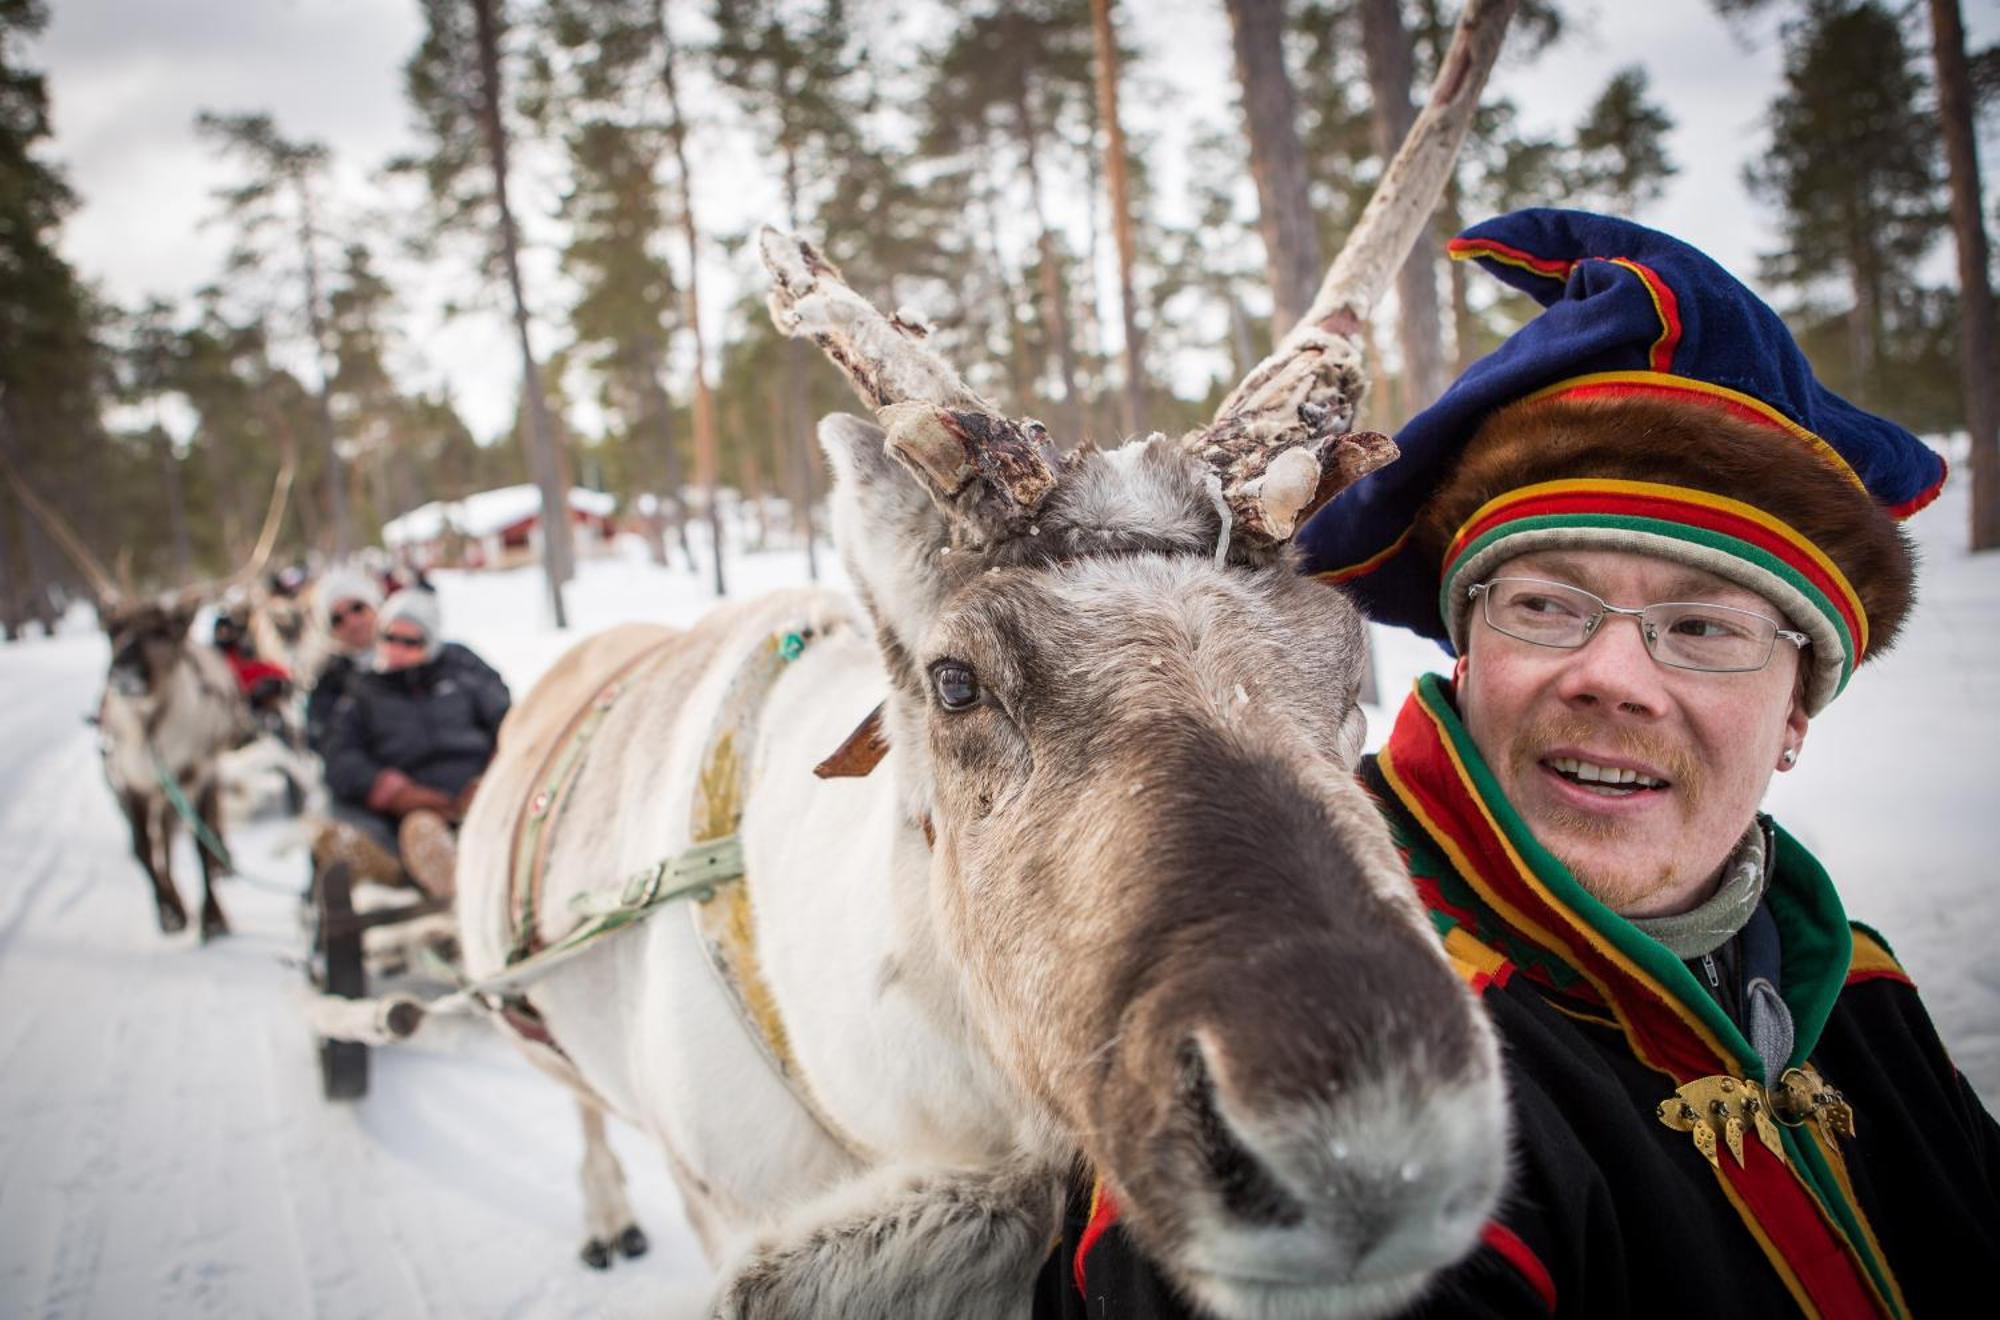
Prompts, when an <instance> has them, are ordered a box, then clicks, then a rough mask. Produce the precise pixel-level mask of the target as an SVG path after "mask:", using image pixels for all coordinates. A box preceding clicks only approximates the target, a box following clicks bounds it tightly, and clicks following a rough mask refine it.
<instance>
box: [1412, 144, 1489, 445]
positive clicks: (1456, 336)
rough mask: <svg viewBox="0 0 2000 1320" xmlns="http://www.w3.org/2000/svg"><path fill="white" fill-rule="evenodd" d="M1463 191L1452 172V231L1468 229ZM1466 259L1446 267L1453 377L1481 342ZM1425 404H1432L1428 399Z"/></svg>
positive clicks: (1447, 195)
mask: <svg viewBox="0 0 2000 1320" xmlns="http://www.w3.org/2000/svg"><path fill="white" fill-rule="evenodd" d="M1462 197H1463V194H1462V193H1461V191H1460V189H1459V184H1458V172H1457V171H1456V170H1454V171H1452V175H1451V177H1450V178H1449V179H1447V180H1445V185H1444V213H1445V216H1446V218H1447V225H1446V227H1447V228H1448V229H1449V230H1450V232H1452V233H1457V232H1458V231H1459V230H1461V229H1463V228H1465V208H1464V205H1463V202H1462V200H1461V199H1462ZM1466 265H1467V263H1466V262H1463V261H1447V262H1446V263H1445V270H1446V273H1447V274H1448V276H1449V278H1450V281H1451V348H1452V367H1451V374H1452V375H1453V376H1455V377H1456V376H1462V375H1464V374H1465V369H1466V368H1467V367H1469V366H1471V365H1472V362H1473V357H1474V354H1475V353H1476V352H1477V350H1478V345H1479V321H1478V319H1477V318H1475V317H1474V316H1473V314H1472V289H1471V287H1470V286H1471V281H1470V280H1468V279H1467V278H1466V269H1465V268H1466ZM1425 406H1426V407H1428V406H1429V403H1428V402H1426V404H1425Z"/></svg>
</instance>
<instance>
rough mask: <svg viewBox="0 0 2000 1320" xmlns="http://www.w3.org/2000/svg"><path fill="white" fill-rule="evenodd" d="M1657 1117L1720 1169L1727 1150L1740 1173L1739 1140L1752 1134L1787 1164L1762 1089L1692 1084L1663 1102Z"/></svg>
mask: <svg viewBox="0 0 2000 1320" xmlns="http://www.w3.org/2000/svg"><path fill="white" fill-rule="evenodd" d="M1656 1112H1657V1113H1658V1114H1659V1118H1660V1122H1662V1123H1664V1124H1666V1125H1667V1126H1668V1127H1670V1128H1672V1129H1673V1130H1674V1131H1676V1132H1686V1133H1688V1134H1689V1135H1690V1136H1692V1137H1693V1138H1694V1144H1695V1149H1697V1150H1699V1151H1700V1152H1701V1153H1702V1154H1703V1155H1704V1156H1705V1157H1706V1158H1707V1159H1708V1162H1709V1163H1710V1164H1713V1165H1716V1167H1718V1168H1720V1167H1721V1162H1720V1159H1719V1157H1718V1155H1717V1150H1718V1148H1720V1147H1727V1148H1728V1150H1729V1156H1730V1158H1731V1159H1733V1160H1735V1161H1736V1163H1737V1166H1738V1167H1739V1168H1740V1167H1742V1164H1743V1140H1744V1135H1745V1133H1746V1132H1748V1131H1755V1132H1756V1134H1757V1139H1758V1140H1759V1141H1761V1142H1763V1143H1764V1147H1765V1149H1767V1150H1769V1151H1770V1152H1771V1154H1773V1155H1775V1156H1777V1157H1778V1159H1779V1160H1780V1161H1783V1160H1784V1158H1785V1145H1784V1141H1783V1139H1782V1138H1781V1137H1780V1136H1779V1133H1778V1129H1777V1126H1776V1125H1775V1124H1773V1123H1772V1121H1771V1105H1770V1102H1769V1101H1767V1100H1766V1099H1765V1097H1764V1088H1763V1087H1761V1086H1759V1085H1757V1083H1755V1082H1753V1081H1750V1080H1748V1079H1747V1078H1743V1077H1723V1076H1715V1077H1699V1078H1696V1079H1695V1080H1694V1081H1692V1082H1689V1083H1688V1084H1687V1085H1685V1086H1682V1087H1680V1088H1678V1089H1677V1090H1676V1091H1675V1092H1674V1094H1673V1096H1672V1097H1671V1098H1669V1099H1666V1100H1663V1101H1661V1102H1660V1106H1659V1108H1658V1110H1657V1111H1656Z"/></svg>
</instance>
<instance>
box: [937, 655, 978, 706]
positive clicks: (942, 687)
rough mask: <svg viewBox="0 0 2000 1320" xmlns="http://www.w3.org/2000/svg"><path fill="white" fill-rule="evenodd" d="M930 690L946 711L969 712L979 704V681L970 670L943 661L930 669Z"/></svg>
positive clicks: (954, 662) (953, 662) (951, 662)
mask: <svg viewBox="0 0 2000 1320" xmlns="http://www.w3.org/2000/svg"><path fill="white" fill-rule="evenodd" d="M931 690H932V691H933V692H935V693H937V699H938V705H940V706H943V707H944V708H945V709H946V710H970V709H971V708H972V707H974V706H976V705H978V704H979V679H978V678H977V676H975V675H974V674H973V672H972V670H971V668H970V667H969V666H967V665H962V664H959V663H957V662H956V661H951V660H945V661H940V662H939V663H937V664H935V665H933V666H932V667H931Z"/></svg>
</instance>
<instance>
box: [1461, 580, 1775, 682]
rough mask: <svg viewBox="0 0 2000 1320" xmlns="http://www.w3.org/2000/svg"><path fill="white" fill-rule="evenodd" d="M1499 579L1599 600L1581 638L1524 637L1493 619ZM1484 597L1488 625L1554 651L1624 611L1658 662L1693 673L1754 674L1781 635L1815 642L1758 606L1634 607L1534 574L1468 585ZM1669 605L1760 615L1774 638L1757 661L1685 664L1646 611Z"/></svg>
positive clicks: (1471, 595) (1469, 593)
mask: <svg viewBox="0 0 2000 1320" xmlns="http://www.w3.org/2000/svg"><path fill="white" fill-rule="evenodd" d="M1499 582H1532V583H1534V584H1535V585H1536V586H1538V587H1554V588H1556V589H1557V590H1558V591H1571V592H1575V593H1576V594H1577V595H1579V596H1584V597H1587V598H1589V599H1590V600H1593V601H1596V602H1597V613H1595V614H1593V615H1591V616H1590V617H1589V618H1588V619H1586V620H1584V624H1583V636H1582V637H1580V638H1578V639H1577V641H1576V643H1575V644H1574V645H1570V646H1565V645H1564V644H1563V643H1561V642H1551V641H1545V640H1543V639H1541V638H1537V637H1523V636H1521V634H1519V633H1515V632H1509V631H1507V630H1506V629H1505V628H1503V627H1501V626H1500V625H1499V624H1497V623H1495V622H1494V621H1493V615H1492V611H1491V606H1492V600H1493V595H1492V591H1491V588H1492V587H1493V585H1494V584H1495V583H1499ZM1481 597H1484V598H1485V599H1484V600H1483V601H1482V603H1481V605H1480V609H1479V617H1480V618H1481V619H1483V620H1485V622H1486V626H1487V627H1489V628H1491V629H1492V630H1493V631H1494V632H1497V633H1499V634H1500V635H1501V636H1502V637H1511V638H1513V639H1514V640H1515V641H1517V642H1526V643H1527V644H1528V645H1530V646H1546V647H1548V648H1549V649H1550V650H1554V651H1579V650H1582V649H1583V648H1584V647H1585V646H1587V645H1589V643H1590V639H1591V638H1593V637H1595V636H1597V630H1598V627H1599V625H1601V624H1602V623H1603V622H1604V616H1605V615H1607V614H1613V615H1623V616H1624V617H1626V618H1628V619H1630V620H1632V622H1633V623H1634V624H1636V625H1637V626H1638V629H1639V636H1640V638H1641V640H1642V641H1643V642H1644V643H1645V646H1646V654H1647V655H1649V656H1651V657H1652V658H1653V662H1654V663H1655V664H1661V665H1666V666H1667V667H1668V668H1670V669H1685V670H1687V671H1688V672H1689V673H1693V674H1754V673H1756V672H1757V671H1758V670H1760V669H1763V668H1764V667H1765V666H1766V665H1769V664H1770V663H1771V657H1772V655H1774V654H1775V653H1776V652H1777V649H1778V639H1779V638H1781V637H1782V638H1784V639H1785V640H1786V641H1788V642H1790V643H1791V644H1792V645H1793V646H1796V647H1798V648H1799V649H1800V650H1801V651H1803V650H1805V649H1806V647H1808V646H1811V645H1812V638H1810V637H1808V636H1807V635H1806V634H1804V633H1802V632H1798V631H1795V630H1793V629H1791V628H1786V627H1784V626H1783V625H1782V624H1780V623H1779V622H1778V621H1777V620H1776V619H1774V618H1772V617H1771V616H1770V615H1768V614H1759V613H1757V612H1756V611H1755V610H1743V609H1738V608H1736V607H1735V606H1734V605H1710V604H1706V603H1704V602H1702V601H1693V600H1661V601H1654V602H1653V603H1652V604H1651V605H1641V606H1639V607H1638V608H1637V609H1634V608H1632V607H1630V606H1626V605H1613V604H1612V603H1611V602H1610V601H1608V600H1606V599H1604V597H1602V596H1600V595H1598V594H1597V593H1596V592H1594V591H1585V590H1584V589H1583V588H1582V587H1578V586H1573V585H1571V584H1570V583H1567V582H1551V581H1549V580H1548V579H1547V578H1531V577H1504V578H1488V579H1487V580H1486V581H1484V582H1475V583H1473V584H1472V585H1471V586H1469V587H1467V588H1466V589H1465V598H1466V599H1467V600H1480V598H1481ZM1668 605H1693V606H1699V607H1700V608H1702V609H1711V610H1723V611H1726V612H1727V613H1730V614H1738V615H1742V616H1743V617H1745V618H1751V619H1758V620H1761V621H1762V622H1764V623H1767V624H1769V625H1771V640H1770V644H1769V645H1768V646H1766V647H1765V648H1764V658H1763V659H1762V660H1759V661H1758V662H1757V663H1756V664H1754V665H1731V666H1728V667H1726V668H1721V669H1718V668H1714V667H1712V666H1707V665H1686V664H1681V663H1679V662H1677V661H1673V660H1668V659H1666V658H1664V657H1663V656H1661V654H1660V652H1659V633H1658V631H1657V630H1656V627H1655V625H1654V624H1653V622H1652V621H1651V620H1649V619H1648V618H1647V617H1646V615H1647V614H1648V613H1649V612H1651V611H1653V610H1657V609H1660V608H1662V607H1664V606H1668Z"/></svg>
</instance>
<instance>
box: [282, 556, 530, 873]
mask: <svg viewBox="0 0 2000 1320" xmlns="http://www.w3.org/2000/svg"><path fill="white" fill-rule="evenodd" d="M375 613H376V622H375V639H376V642H375V656H374V663H373V665H372V667H371V668H369V669H367V670H365V671H360V672H356V673H355V674H353V675H352V676H351V677H350V678H349V679H348V681H347V683H346V686H345V690H344V691H343V692H342V693H341V695H340V697H339V699H338V701H337V703H336V704H335V706H334V709H333V711H332V714H331V716H330V719H329V721H328V724H327V728H326V733H325V738H324V745H323V748H322V756H323V757H324V759H325V763H326V783H327V788H328V790H329V791H330V792H331V794H332V797H333V808H332V816H333V826H332V828H330V829H329V830H328V831H325V832H323V834H322V837H321V843H320V845H319V851H318V852H317V853H316V856H318V857H319V859H320V860H321V861H322V862H323V861H325V860H327V858H328V857H329V856H332V855H335V854H340V855H345V856H347V857H348V858H349V859H350V860H352V861H356V862H357V863H359V868H358V869H360V870H361V872H362V874H364V875H368V876H371V877H374V878H378V879H379V878H384V874H383V873H384V870H385V867H386V869H387V871H388V873H389V874H393V873H394V868H395V860H396V859H398V858H400V860H401V864H402V867H403V868H404V869H405V870H407V871H408V873H409V875H410V876H411V878H412V879H414V880H415V881H416V883H417V884H418V886H419V887H420V888H422V889H423V890H424V892H425V893H426V894H428V895H430V896H431V897H433V898H439V899H448V898H450V897H451V895H452V893H453V890H454V881H453V869H454V867H455V865H456V862H457V847H456V841H455V839H454V831H455V830H456V828H457V825H458V822H459V821H460V820H462V819H463V818H464V816H465V812H466V808H467V807H468V806H469V805H470V803H471V800H472V794H473V791H474V790H475V789H476V788H477V786H478V783H479V778H480V776H481V775H483V774H484V773H485V771H486V766H487V763H488V762H490V761H491V760H492V759H493V748H494V744H495V740H496V739H497V737H498V736H499V732H500V722H501V720H503V719H504V718H506V715H507V709H508V705H509V700H510V699H509V696H508V692H507V685H506V683H505V682H504V681H503V680H502V679H501V677H500V675H499V674H497V673H495V672H494V670H493V668H492V667H491V666H490V665H488V664H487V663H486V662H485V661H484V660H481V659H480V658H479V657H478V656H477V655H475V654H473V653H472V651H470V650H469V649H467V648H466V647H464V646H461V645H459V644H458V643H456V642H446V641H443V640H442V639H441V637H440V635H439V623H440V611H439V608H438V600H437V596H436V595H435V594H433V593H432V592H429V591H424V590H420V589H416V588H411V589H408V590H404V591H399V592H397V593H396V594H395V595H393V596H391V597H389V599H388V600H386V601H384V602H383V603H382V607H381V609H380V610H378V611H376V612H375Z"/></svg>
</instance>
